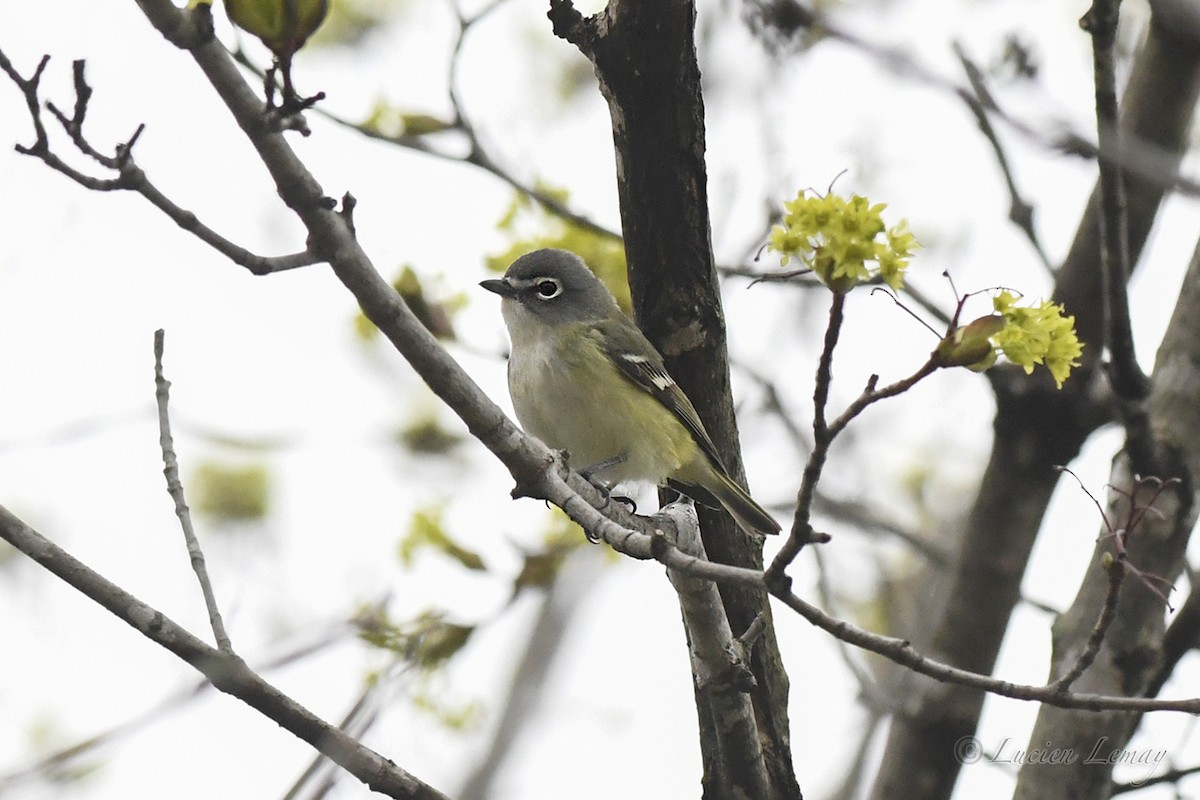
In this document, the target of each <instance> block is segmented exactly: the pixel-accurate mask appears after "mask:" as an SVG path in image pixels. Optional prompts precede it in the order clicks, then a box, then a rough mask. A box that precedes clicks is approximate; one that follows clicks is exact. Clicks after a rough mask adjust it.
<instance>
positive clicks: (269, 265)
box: [0, 52, 322, 275]
mask: <svg viewBox="0 0 1200 800" xmlns="http://www.w3.org/2000/svg"><path fill="white" fill-rule="evenodd" d="M48 63H49V56H43V58H42V60H41V61H40V62H39V63H38V66H37V69H36V70H35V71H34V74H33V76H32V77H30V78H28V79H26V78H23V77H22V76H21V75H20V73H18V72H17V71H16V69H15V68H14V67H13V65H12V63H11V62H10V61H9V60H8V58H7V57H6V56H5V55H4V53H3V52H0V69H3V71H4V72H5V73H6V74H7V75H8V76H9V78H10V79H11V80H12V81H13V82H14V83H15V84H17V86H18V88H20V90H21V92H22V93H23V94H24V95H25V105H26V107H27V108H28V110H29V116H30V121H31V122H32V123H33V128H34V136H35V140H34V142H33V144H31V145H17V146H16V150H17V152H19V153H22V154H24V155H28V156H33V157H34V158H37V159H39V160H41V161H42V162H43V163H45V164H46V165H47V166H48V167H50V168H51V169H53V170H55V171H56V172H59V173H61V174H63V175H65V176H67V177H68V178H70V179H71V180H72V181H74V182H75V183H78V184H79V185H80V186H83V187H84V188H86V189H90V190H92V191H98V192H116V191H133V192H137V193H138V194H140V195H141V196H142V197H144V198H146V199H147V200H149V201H150V203H151V204H152V205H154V207H156V208H158V209H159V210H160V211H162V212H163V213H164V214H166V215H167V216H168V217H170V218H171V220H172V221H173V222H175V224H176V225H178V226H179V227H181V228H183V229H184V230H185V231H187V232H189V233H191V234H193V235H194V236H196V237H197V238H198V239H200V240H201V241H202V242H204V243H205V244H207V245H209V246H210V247H212V248H213V249H214V250H216V251H217V252H219V253H220V254H221V255H223V256H225V257H226V258H228V259H229V260H230V261H232V262H234V263H235V264H237V265H239V266H242V267H245V268H246V269H248V270H250V272H252V273H254V274H255V275H267V274H270V273H274V272H283V271H285V270H290V269H296V268H298V267H306V266H309V265H312V264H318V263H320V262H321V261H322V259H321V258H320V257H319V256H317V255H316V254H315V253H313V252H312V251H310V250H308V249H305V250H303V251H300V252H298V253H293V254H289V255H283V256H260V255H257V254H255V253H252V252H250V251H249V250H247V249H245V248H244V247H240V246H239V245H236V244H234V243H233V242H231V241H229V240H228V239H226V238H224V237H223V236H221V235H220V234H218V233H217V232H216V231H214V230H212V229H211V228H209V227H208V226H207V225H205V224H204V223H202V222H201V221H200V219H199V217H197V216H196V214H194V213H193V212H191V211H188V210H187V209H184V208H181V207H180V206H179V205H177V204H176V203H174V202H173V201H171V200H170V199H169V198H168V197H167V196H166V195H164V194H163V193H162V192H161V191H159V189H158V188H157V187H156V186H154V184H153V183H151V182H150V179H149V178H147V177H146V174H145V172H143V171H142V169H141V168H140V167H138V165H137V163H136V162H135V161H134V158H133V146H134V144H135V143H136V142H137V139H138V137H139V136H140V135H141V133H142V130H143V127H142V126H138V128H137V130H136V131H135V132H134V133H133V135H132V136H131V137H130V138H129V139H128V140H127V141H125V142H123V143H122V144H120V145H118V146H117V148H116V153H117V154H116V155H115V156H106V155H104V154H103V153H101V152H100V151H99V150H98V149H97V148H96V147H95V146H94V145H92V144H91V142H89V141H88V139H87V138H86V137H85V136H84V134H83V125H84V121H85V119H86V116H87V109H88V102H89V100H90V99H91V95H92V89H91V87H90V86H89V85H88V83H87V79H86V77H85V75H84V64H83V62H82V61H76V62H74V64H73V67H72V70H73V75H74V86H75V102H74V107H73V111H72V114H71V116H70V117H68V116H67V115H66V114H65V113H64V112H62V111H61V110H59V109H58V107H57V106H55V105H54V104H53V103H47V108H48V109H49V111H50V113H51V114H52V115H53V116H54V117H55V118H56V119H57V120H58V122H59V124H60V125H62V127H63V130H64V131H66V133H67V135H68V137H69V138H70V140H71V143H72V144H74V145H75V148H76V149H77V150H79V152H80V153H82V154H83V155H85V156H87V157H88V158H89V159H91V160H92V161H95V162H96V163H97V164H98V165H100V166H101V167H103V168H104V169H106V170H110V171H115V172H116V173H117V175H116V177H112V178H101V177H96V176H93V175H88V174H87V173H85V172H82V171H81V170H78V169H76V168H75V167H72V166H71V165H70V164H67V163H66V162H65V161H64V160H63V159H62V158H61V157H59V156H58V155H57V154H56V153H55V152H54V151H53V150H52V149H51V146H50V138H49V135H48V133H47V132H46V127H45V123H44V122H43V121H42V112H41V100H40V99H39V94H38V90H39V84H40V81H41V76H42V73H43V72H44V70H45V68H46V65H47V64H48Z"/></svg>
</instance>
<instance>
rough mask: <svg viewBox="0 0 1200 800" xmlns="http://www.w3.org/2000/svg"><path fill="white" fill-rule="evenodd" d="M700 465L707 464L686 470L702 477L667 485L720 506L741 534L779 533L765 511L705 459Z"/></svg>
mask: <svg viewBox="0 0 1200 800" xmlns="http://www.w3.org/2000/svg"><path fill="white" fill-rule="evenodd" d="M704 461H705V462H707V463H705V464H704V467H703V468H702V469H699V470H688V472H698V473H702V474H697V475H695V477H694V478H693V476H692V475H687V477H686V478H685V477H683V476H680V477H678V478H676V479H675V480H672V481H670V484H671V485H672V486H674V487H675V488H677V489H679V491H681V492H683V493H684V494H686V495H687V496H688V497H691V498H692V499H693V500H696V501H697V502H700V503H703V504H704V505H707V506H712V507H716V506H717V505H720V507H721V508H723V509H725V510H726V511H728V512H729V515H730V516H731V517H733V519H734V520H735V521H736V522H737V524H738V525H739V526H740V527H741V528H742V530H745V531H747V532H750V533H761V534H763V535H766V536H771V535H773V534H776V533H779V531H780V530H781V529H780V527H779V523H778V522H776V521H775V518H774V517H772V516H771V515H770V514H768V513H767V510H766V509H765V508H763V507H762V506H760V505H759V504H758V503H756V502H754V498H753V497H751V496H750V494H749V493H748V492H747V491H746V490H745V489H743V488H742V487H741V486H738V485H737V484H736V483H735V482H734V481H733V479H732V478H730V477H729V475H728V474H726V472H725V470H723V469H721V468H720V467H719V466H715V465H713V464H712V463H711V462H710V461H709V459H707V458H705V459H704Z"/></svg>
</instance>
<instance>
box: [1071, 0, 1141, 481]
mask: <svg viewBox="0 0 1200 800" xmlns="http://www.w3.org/2000/svg"><path fill="white" fill-rule="evenodd" d="M1118 9H1119V2H1117V0H1096V2H1094V3H1093V4H1092V6H1091V8H1090V9H1089V10H1088V12H1087V14H1085V15H1084V16H1083V19H1081V20H1080V21H1079V24H1080V26H1081V27H1082V28H1083V29H1084V30H1085V31H1087V32H1088V33H1089V34H1091V37H1092V64H1093V71H1094V73H1095V80H1096V130H1097V133H1098V137H1099V148H1100V152H1101V158H1100V209H1101V224H1100V264H1101V273H1102V277H1103V287H1104V288H1103V291H1104V320H1105V326H1104V327H1105V343H1106V344H1107V345H1108V349H1109V352H1110V353H1111V356H1112V362H1111V363H1110V364H1109V367H1108V369H1109V377H1110V379H1111V381H1112V385H1113V391H1114V392H1115V393H1116V395H1117V397H1118V398H1121V399H1122V400H1124V401H1125V404H1128V405H1140V403H1141V401H1143V400H1145V399H1146V397H1147V396H1148V395H1149V393H1150V382H1149V380H1148V379H1147V378H1146V375H1145V373H1144V372H1142V369H1141V367H1140V366H1138V363H1137V356H1136V354H1135V353H1134V346H1133V329H1132V323H1131V321H1130V318H1129V298H1128V295H1127V293H1126V283H1127V282H1128V280H1129V273H1130V263H1129V229H1128V219H1127V215H1126V206H1125V178H1124V175H1123V174H1122V166H1121V165H1122V164H1123V163H1124V158H1123V153H1124V151H1125V148H1126V144H1125V136H1124V133H1123V131H1122V129H1121V127H1120V126H1119V125H1118V124H1117V123H1118V115H1117V88H1116V66H1115V64H1114V63H1113V62H1114V56H1113V45H1114V43H1115V41H1116V36H1117V20H1118V15H1119V10H1118ZM1109 154H1112V155H1111V157H1110V156H1109ZM1135 414H1136V416H1137V419H1138V420H1140V421H1135V420H1134V419H1129V418H1127V419H1126V434H1127V437H1128V438H1129V439H1130V440H1131V441H1129V442H1128V445H1129V446H1130V447H1132V448H1133V450H1131V452H1133V453H1134V454H1135V455H1136V453H1137V450H1139V449H1141V450H1146V449H1147V448H1148V447H1149V443H1148V442H1147V439H1148V437H1149V430H1148V429H1147V423H1146V418H1145V410H1144V409H1140V410H1139V411H1135V410H1134V409H1133V408H1130V409H1128V410H1127V416H1133V415H1135ZM1135 434H1136V440H1134V437H1135ZM1134 465H1135V469H1139V470H1140V469H1142V468H1144V467H1145V466H1147V458H1145V457H1143V458H1137V457H1135V459H1134Z"/></svg>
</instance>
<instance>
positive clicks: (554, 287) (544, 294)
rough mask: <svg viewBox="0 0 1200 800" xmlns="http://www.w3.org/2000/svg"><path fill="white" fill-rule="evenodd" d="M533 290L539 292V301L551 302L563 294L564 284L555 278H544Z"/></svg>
mask: <svg viewBox="0 0 1200 800" xmlns="http://www.w3.org/2000/svg"><path fill="white" fill-rule="evenodd" d="M533 290H534V291H535V292H537V296H538V299H539V300H549V299H551V298H553V297H558V296H559V295H560V294H562V284H561V283H559V282H558V281H556V280H555V279H554V278H542V279H541V280H540V281H538V282H537V283H536V284H534V287H533Z"/></svg>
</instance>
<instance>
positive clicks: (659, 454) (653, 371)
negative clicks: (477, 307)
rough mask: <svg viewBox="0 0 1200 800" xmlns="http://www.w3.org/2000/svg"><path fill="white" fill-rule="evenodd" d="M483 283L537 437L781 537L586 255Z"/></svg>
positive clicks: (524, 259)
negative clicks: (496, 308)
mask: <svg viewBox="0 0 1200 800" xmlns="http://www.w3.org/2000/svg"><path fill="white" fill-rule="evenodd" d="M480 286H482V287H483V288H485V289H487V290H488V291H490V292H495V293H496V294H498V295H500V296H501V297H502V298H503V300H502V301H501V303H500V309H501V312H502V313H503V315H504V322H505V325H506V326H507V328H508V335H509V338H510V339H511V340H512V355H511V356H510V357H509V361H508V390H509V393H510V394H511V395H512V401H513V408H514V409H515V410H516V412H517V419H518V420H520V422H521V426H522V427H524V428H525V430H526V431H527V432H528V433H531V434H533V435H534V436H536V437H538V438H539V439H541V440H542V441H544V442H545V443H546V444H547V445H549V446H551V447H554V448H558V449H561V450H566V451H567V452H568V454H569V456H570V462H571V465H572V467H574V468H576V469H578V470H579V471H580V472H581V473H583V474H585V475H587V476H589V477H592V476H595V477H597V478H601V479H603V480H606V481H609V482H611V483H619V482H621V481H630V480H632V481H652V482H654V483H655V484H656V485H659V486H662V485H670V486H671V487H673V488H676V489H678V490H679V491H681V492H683V493H684V494H687V495H688V496H689V497H692V498H693V499H696V500H698V501H700V502H702V503H704V504H705V505H711V506H713V507H717V506H718V505H719V506H720V507H722V508H724V509H725V510H726V511H728V512H729V513H730V514H731V515H732V516H733V518H734V519H735V520H736V521H737V523H738V525H740V526H741V527H742V528H743V529H745V530H746V531H751V532H757V533H762V534H772V533H778V532H779V523H777V522H776V521H775V520H774V519H773V518H772V517H771V515H770V514H768V513H767V512H766V511H765V510H764V509H763V508H762V507H761V506H760V505H758V503H756V502H754V500H753V498H751V497H750V495H749V494H747V492H746V490H745V489H743V488H742V487H740V486H738V485H737V483H735V482H734V481H733V479H732V478H730V477H729V473H728V472H726V470H725V467H724V466H723V465H722V464H721V458H720V456H719V455H718V454H717V448H716V445H714V444H713V441H712V438H711V437H709V435H708V432H707V431H706V430H705V429H704V424H703V423H701V422H700V417H699V416H698V415H697V414H696V409H695V408H694V407H693V406H692V403H691V401H690V400H688V399H687V396H686V395H685V394H684V393H683V391H682V390H681V389H680V388H679V386H678V385H677V384H676V383H675V381H674V380H673V379H672V378H671V376H670V375H669V374H667V370H666V367H665V366H664V365H663V358H662V356H661V355H659V353H658V351H657V350H655V349H654V345H652V344H650V341H649V340H648V339H646V337H645V336H644V335H643V334H642V332H641V331H640V330H638V328H637V326H636V325H634V323H633V321H632V320H631V319H630V318H629V317H627V316H626V315H625V314H624V312H622V311H621V309H620V307H618V306H617V301H616V300H615V299H614V298H613V296H612V294H611V293H610V292H609V291H608V289H607V288H605V286H604V284H602V283H601V282H600V280H599V279H598V278H597V277H596V276H595V275H593V274H592V272H591V270H589V269H588V267H587V265H586V264H584V263H583V260H582V259H581V258H579V257H578V256H576V255H575V254H574V253H569V252H567V251H565V250H549V249H547V250H537V251H535V252H532V253H529V254H527V255H524V256H521V257H520V258H518V259H517V260H516V261H514V262H513V263H512V266H510V267H509V268H508V271H507V272H506V273H504V277H503V278H500V279H499V280H487V281H483V282H482V283H481V284H480Z"/></svg>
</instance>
